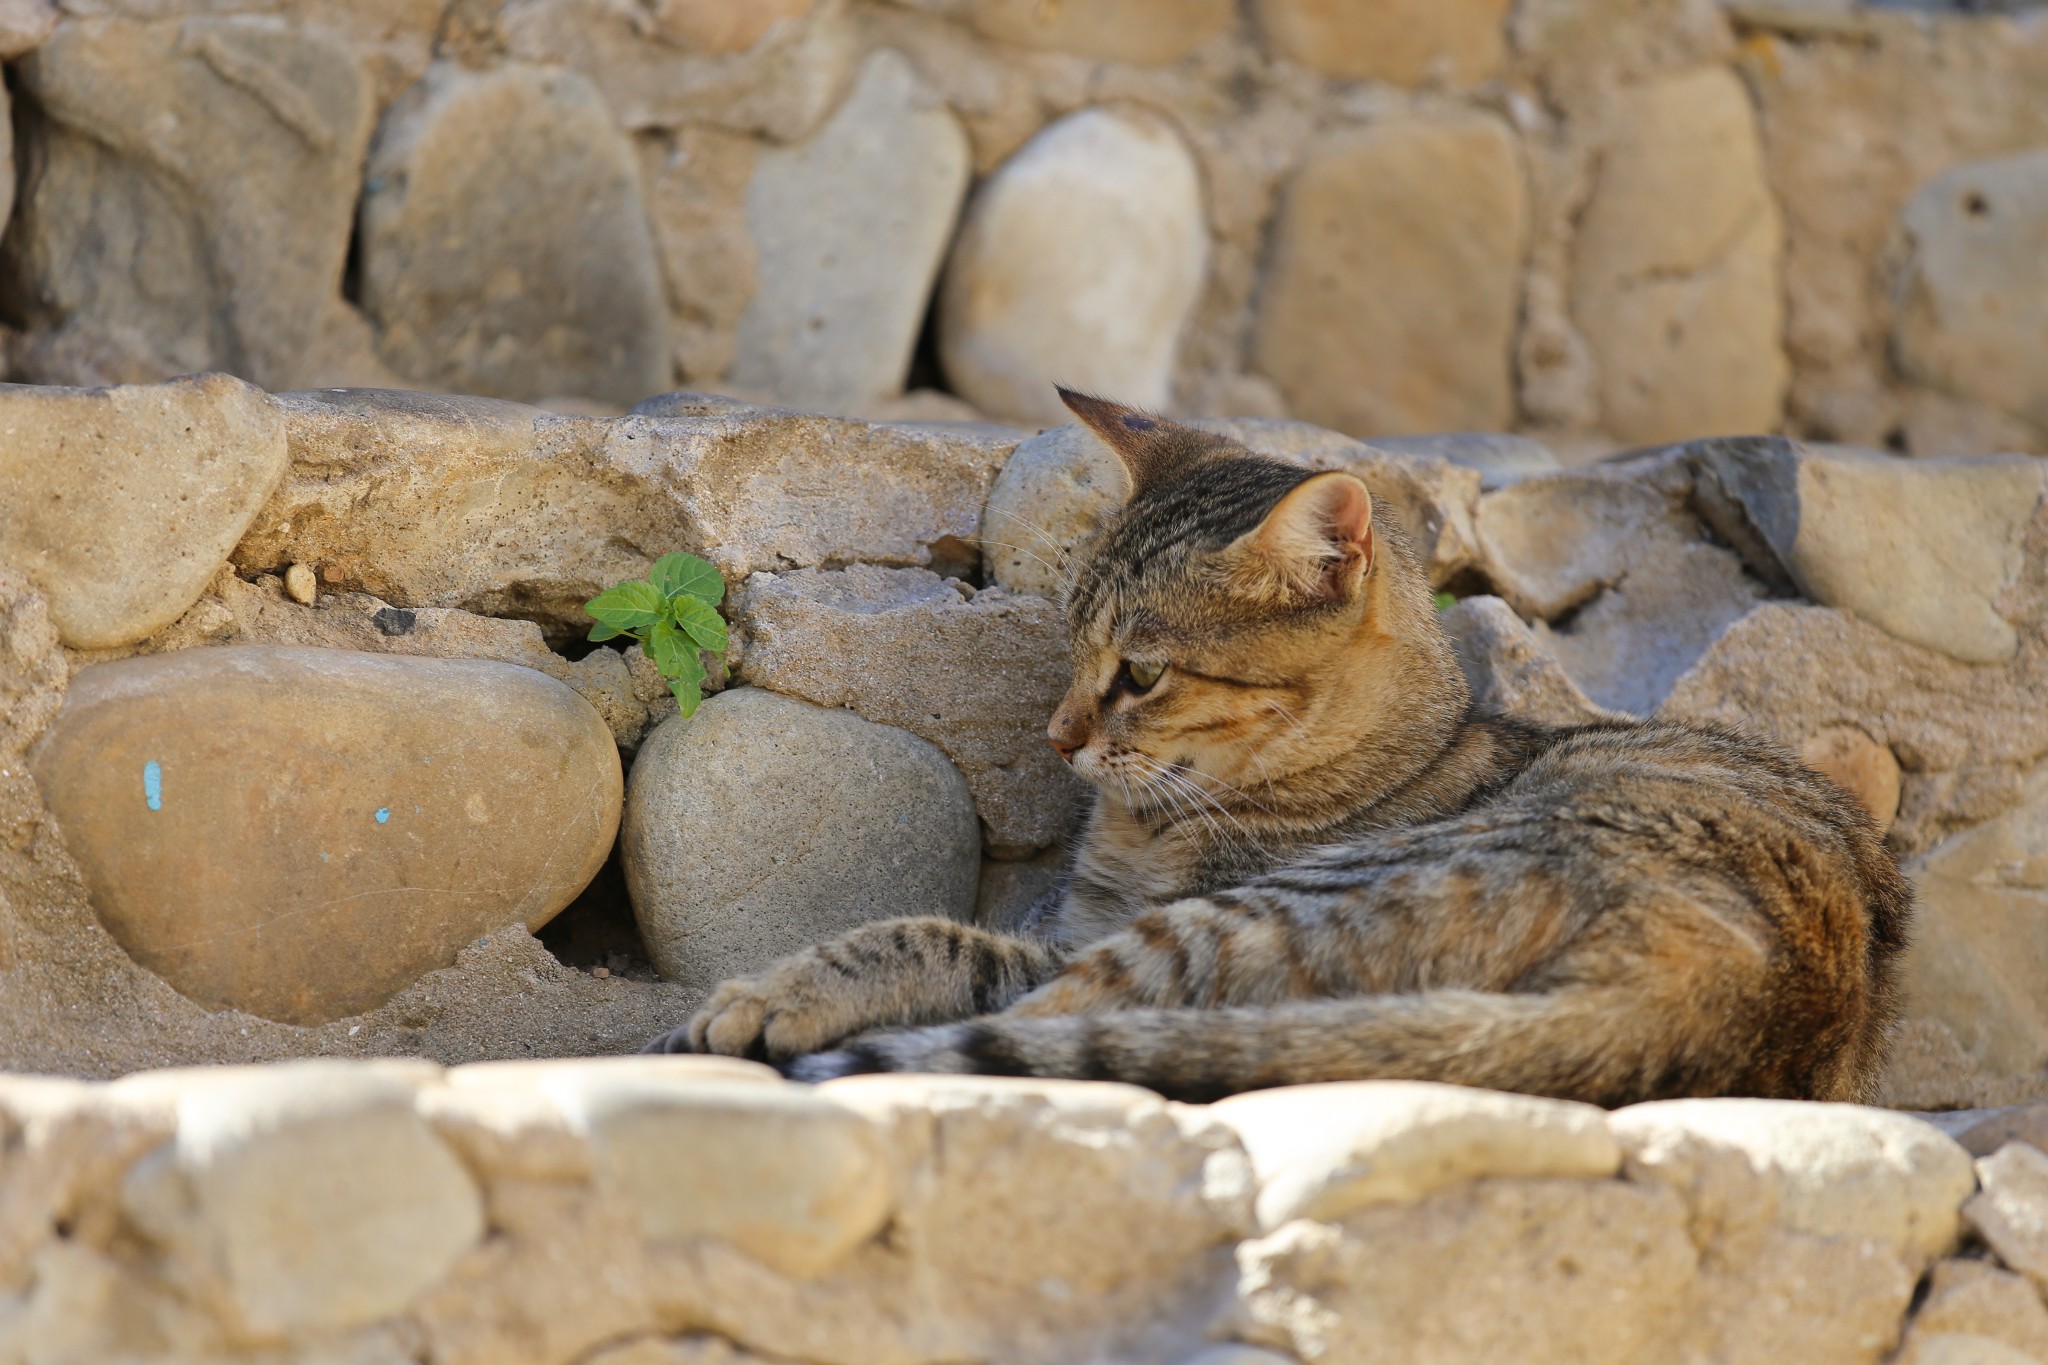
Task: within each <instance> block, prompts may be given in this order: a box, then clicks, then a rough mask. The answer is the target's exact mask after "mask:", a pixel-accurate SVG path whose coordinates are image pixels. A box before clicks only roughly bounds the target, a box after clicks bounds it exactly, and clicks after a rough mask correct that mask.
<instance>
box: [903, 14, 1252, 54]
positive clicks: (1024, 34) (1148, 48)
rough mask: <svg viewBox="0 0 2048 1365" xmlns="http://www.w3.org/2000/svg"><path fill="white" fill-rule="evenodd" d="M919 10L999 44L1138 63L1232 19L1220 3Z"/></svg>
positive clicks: (1195, 40) (1187, 44)
mask: <svg viewBox="0 0 2048 1365" xmlns="http://www.w3.org/2000/svg"><path fill="white" fill-rule="evenodd" d="M919 8H921V9H929V10H934V11H936V12H938V13H940V14H944V15H948V16H950V17H952V18H954V19H958V20H960V21H961V22H962V23H965V24H966V25H968V26H969V27H970V28H972V29H974V30H975V31H976V32H978V33H982V34H986V35H987V36H988V37H991V38H994V39H996V40H997V41H999V42H1004V43H1014V44H1015V45H1017V46H1018V47H1024V48H1030V49H1033V50H1034V51H1038V52H1071V53H1075V54H1077V55H1079V56H1083V57H1095V58H1100V59H1102V60H1105V61H1112V62H1134V63H1136V64H1137V65H1139V66H1166V65H1169V64H1171V63H1173V62H1177V61H1180V60H1181V59H1182V58H1184V57H1186V56H1188V55H1189V54H1191V53H1192V52H1194V51H1195V50H1196V49H1197V48H1199V47H1201V46H1202V45H1203V44H1204V43H1206V42H1208V41H1209V40H1210V39H1212V38H1214V37H1215V36H1216V35H1217V34H1219V33H1222V32H1223V31H1224V30H1226V29H1228V28H1230V27H1231V26H1232V24H1233V23H1234V22H1235V20H1236V17H1237V15H1236V7H1235V6H1233V5H1231V4H1229V3H1227V0H1089V3H1087V4H1081V5H1069V4H1059V5H1046V4H1041V3H1039V0H922V2H921V3H920V4H919Z"/></svg>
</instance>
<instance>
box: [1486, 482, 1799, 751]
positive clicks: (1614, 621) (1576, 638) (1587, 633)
mask: <svg viewBox="0 0 2048 1365" xmlns="http://www.w3.org/2000/svg"><path fill="white" fill-rule="evenodd" d="M1691 496H1692V479H1691V478H1690V477H1689V475H1688V474H1687V473H1686V470H1685V468H1684V466H1683V465H1682V464H1681V463H1680V462H1678V461H1676V460H1672V459H1662V458H1650V459H1638V460H1631V461H1625V462H1621V463H1617V464H1607V465H1600V466H1595V467H1590V468H1585V469H1569V470H1564V471H1562V472H1560V473H1556V474H1547V475H1536V476H1532V477H1530V478H1527V479H1523V480H1521V481H1520V482H1518V483H1515V484H1512V485H1510V486H1509V487H1506V488H1502V489H1499V490H1497V491H1495V492H1492V493H1488V494H1486V495H1485V496H1483V497H1481V498H1480V500H1479V506H1478V509H1477V511H1476V512H1475V514H1474V516H1473V526H1474V529H1475V531H1476V534H1477V539H1478V544H1479V551H1480V570H1481V572H1482V573H1483V574H1484V575H1485V577H1486V579H1487V581H1488V582H1489V583H1491V584H1492V585H1493V587H1494V589H1495V590H1496V591H1497V592H1498V593H1499V594H1500V596H1501V597H1502V598H1504V599H1506V601H1507V602H1508V604H1509V605H1510V606H1512V607H1513V608H1514V609H1515V610H1516V611H1517V612H1519V613H1521V614H1522V615H1523V616H1525V617H1527V618H1529V619H1531V620H1532V621H1534V622H1536V625H1535V635H1536V639H1537V640H1538V642H1539V643H1541V644H1542V645H1543V647H1544V648H1545V649H1547V650H1548V651H1549V652H1550V653H1551V654H1552V655H1554V656H1555V657H1556V658H1557V659H1558V661H1559V662H1560V663H1562V664H1563V665H1564V667H1565V671H1566V672H1567V673H1569V674H1570V675H1571V677H1572V679H1573V681H1575V682H1576V683H1577V684H1578V685H1579V686H1580V687H1582V688H1584V689H1585V692H1586V695H1587V696H1589V697H1591V698H1592V699H1593V701H1594V702H1596V703H1598V704H1599V705H1601V706H1606V707H1612V708H1614V709H1616V710H1621V711H1629V712H1633V713H1635V714H1638V715H1647V714H1649V713H1650V712H1652V711H1654V710H1656V708H1657V706H1658V705H1659V704H1660V703H1661V702H1662V701H1663V700H1664V697H1665V696H1666V694H1667V693H1668V692H1669V690H1670V689H1671V687H1672V685H1673V683H1675V682H1676V681H1677V679H1678V678H1679V677H1680V676H1681V675H1682V674H1683V673H1685V671H1686V670H1687V669H1688V668H1690V667H1691V666H1692V665H1693V663H1694V661H1695V660H1697V659H1698V658H1699V657H1700V655H1701V654H1702V653H1703V652H1704V651H1705V650H1706V648H1707V647H1708V645H1709V644H1711V643H1712V642H1713V640H1714V639H1715V637H1716V636H1718V635H1719V634H1720V633H1721V631H1722V630H1723V628H1724V627H1726V626H1727V625H1729V624H1730V623H1731V622H1733V621H1736V620H1739V619H1740V618H1741V617H1742V616H1743V615H1744V614H1745V613H1746V612H1748V611H1749V610H1750V609H1751V608H1752V607H1754V606H1755V605H1756V603H1757V602H1758V601H1759V600H1760V599H1761V598H1762V597H1763V595H1764V591H1765V590H1764V587H1763V585H1762V584H1760V583H1759V582H1757V581H1756V580H1755V579H1754V578H1751V577H1750V576H1748V575H1747V574H1745V573H1744V572H1743V563H1742V560H1741V559H1740V558H1739V557H1738V556H1736V555H1735V554H1734V553H1733V552H1731V551H1729V550H1725V549H1722V548H1720V547H1719V546H1716V545H1711V544H1709V543H1707V541H1706V539H1705V538H1704V535H1703V533H1702V528H1701V526H1700V523H1699V520H1698V518H1697V517H1695V516H1694V514H1693V512H1692V511H1691V510H1690V505H1689V504H1690V501H1691ZM1553 623H1554V624H1553Z"/></svg>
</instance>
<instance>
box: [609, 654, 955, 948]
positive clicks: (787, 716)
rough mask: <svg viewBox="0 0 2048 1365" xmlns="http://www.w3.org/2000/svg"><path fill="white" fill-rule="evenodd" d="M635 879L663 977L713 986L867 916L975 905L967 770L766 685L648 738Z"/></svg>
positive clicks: (888, 732)
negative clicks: (964, 773)
mask: <svg viewBox="0 0 2048 1365" xmlns="http://www.w3.org/2000/svg"><path fill="white" fill-rule="evenodd" d="M622 831H623V833H622V837H623V857H624V862H625V870H626V886H627V888H628V890H629V891H630V892H631V894H632V898H633V913H634V915H635V917H636V918H637V919H638V920H639V921H640V932H641V934H642V936H643V937H644V938H645V939H646V941H647V948H648V951H649V953H650V954H651V955H652V956H653V958H654V962H655V965H656V966H658V967H659V968H660V969H661V972H662V974H663V975H664V976H667V977H668V978H669V979H670V980H673V981H678V982H681V983H683V984H684V985H688V986H702V987H709V986H713V985H716V984H717V983H718V982H720V981H723V980H725V979H726V978H728V977H731V976H735V975H739V974H743V973H746V972H751V971H755V970H757V969H759V968H761V967H764V966H766V965H767V964H768V963H770V962H773V961H774V960H775V959H776V958H778V957H782V956H784V955H785V954H788V953H791V952H795V951H796V950H798V949H800V948H803V947H805V946H807V945H809V944H812V943H816V942H819V941H820V940H823V939H827V938H831V937H832V936H834V935H836V934H840V933H844V932H845V931H846V930H848V929H851V928H853V927H854V926H856V925H859V924H864V923H866V922H868V921H869V920H877V919H891V918H894V917H896V916H899V915H944V916H946V917H948V918H951V919H958V920H966V919H968V918H970V917H971V916H972V915H973V912H974V891H975V882H976V879H977V876H978V874H979V872H980V858H981V833H980V824H979V822H978V821H977V819H976V818H975V813H974V801H973V798H972V797H971V796H970V795H969V794H968V790H967V782H966V779H965V778H963V777H961V775H960V773H959V770H958V769H956V768H954V766H953V765H952V763H951V762H949V761H948V760H947V758H946V756H945V755H944V754H942V753H940V752H939V750H938V749H937V748H936V747H934V746H933V745H931V744H929V743H927V742H926V741H924V740H922V739H919V738H918V737H917V736H915V735H912V734H909V733H907V732H905V731H902V730H898V729H895V728H894V727H892V726H887V725H877V724H875V723H873V722H872V721H866V720H862V719H861V718H860V717H859V716H856V715H852V714H850V713H848V712H845V711H830V710H826V709H824V708H823V707H817V706H811V705H809V704H807V703H805V702H800V701H792V700H790V699H789V698H787V697H782V696H777V695H776V694H775V693H773V692H767V691H763V690H761V689H759V688H751V687H748V688H737V689H735V690H733V691H730V692H722V693H720V694H719V695H717V696H715V697H712V698H710V699H709V700H708V701H706V702H705V703H704V704H703V706H702V707H700V708H699V709H698V711H697V713H696V714H695V715H694V716H691V717H690V718H688V719H684V718H683V717H681V716H676V717H672V718H671V719H669V720H668V721H666V722H665V723H663V725H662V726H661V727H660V728H659V729H657V730H656V731H655V732H654V734H653V736H652V737H650V738H649V739H648V741H647V742H646V744H644V745H643V746H642V747H641V750H640V756H639V759H638V761H637V762H636V763H635V764H634V765H633V776H632V779H631V781H630V783H629V784H628V788H627V793H626V815H625V822H624V825H623V826H622Z"/></svg>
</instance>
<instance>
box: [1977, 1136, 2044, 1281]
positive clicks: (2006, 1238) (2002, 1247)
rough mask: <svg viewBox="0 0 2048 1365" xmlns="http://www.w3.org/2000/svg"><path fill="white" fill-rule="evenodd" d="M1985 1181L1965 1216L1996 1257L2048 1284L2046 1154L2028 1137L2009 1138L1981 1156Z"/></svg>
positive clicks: (1980, 1178) (1980, 1179) (1979, 1164)
mask: <svg viewBox="0 0 2048 1365" xmlns="http://www.w3.org/2000/svg"><path fill="white" fill-rule="evenodd" d="M1977 1183H1978V1185H1979V1186H1980V1187H1981V1188H1980V1189H1979V1190H1978V1191H1977V1193H1976V1194H1974V1195H1972V1196H1971V1197H1970V1201H1969V1202H1968V1203H1967V1204H1965V1205H1963V1221H1965V1222H1967V1223H1968V1224H1969V1225H1970V1227H1971V1228H1972V1229H1973V1230H1974V1231H1975V1232H1976V1234H1977V1235H1978V1236H1979V1237H1982V1238H1983V1239H1984V1241H1985V1242H1986V1244H1988V1245H1989V1246H1990V1248H1991V1249H1992V1250H1993V1251H1994V1252H1996V1253H1997V1254H1998V1259H1999V1260H2001V1261H2003V1262H2005V1264H2006V1265H2007V1266H2009V1267H2011V1268H2012V1269H2014V1270H2017V1271H2018V1272H2020V1274H2022V1275H2025V1276H2026V1277H2027V1278H2028V1279H2029V1280H2032V1281H2033V1282H2034V1288H2035V1289H2037V1290H2039V1289H2043V1288H2044V1286H2048V1156H2044V1155H2042V1153H2041V1149H2040V1148H2038V1147H2034V1146H2030V1145H2028V1144H2027V1143H2024V1142H2008V1143H2007V1144H2006V1145H2005V1146H2003V1147H2001V1148H1999V1149H1998V1151H1997V1152H1995V1153H1993V1154H1992V1155H1990V1156H1987V1157H1980V1158H1978V1160H1977Z"/></svg>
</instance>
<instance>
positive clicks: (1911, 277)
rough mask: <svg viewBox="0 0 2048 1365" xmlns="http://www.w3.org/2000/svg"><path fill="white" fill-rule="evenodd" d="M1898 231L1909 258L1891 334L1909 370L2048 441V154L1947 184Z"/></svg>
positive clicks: (1925, 197) (1931, 190)
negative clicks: (2045, 338)
mask: <svg viewBox="0 0 2048 1365" xmlns="http://www.w3.org/2000/svg"><path fill="white" fill-rule="evenodd" d="M1900 226H1901V228H1902V229H1903V231H1904V233H1905V235H1906V237H1907V239H1908V241H1909V242H1910V244H1911V246H1910V249H1911V258H1910V260H1909V262H1908V264H1907V266H1906V268H1905V274H1904V279H1903V281H1902V282H1901V284H1900V286H1899V288H1900V304H1899V310H1898V316H1897V319H1896V321H1895V322H1894V323H1893V327H1894V331H1893V344H1894V347H1895V349H1896V351H1897V354H1898V361H1899V367H1900V368H1901V369H1902V370H1904V371H1905V372H1906V373H1907V374H1908V375H1910V376H1912V377H1913V378H1915V379H1918V380H1920V381H1921V382H1922V383H1926V384H1932V385H1934V386H1935V387H1937V388H1940V389H1944V390H1947V391H1948V392H1951V393H1954V394H1957V395H1960V396H1962V397H1965V398H1973V399H1976V400H1978V401H1980V402H1984V403H1988V404H1990V405H1992V406H1993V407H1996V408H1998V409H2000V410H2002V411H2004V412H2008V413H2011V414H2012V415H2013V416H2015V417H2020V418H2023V419H2025V420H2026V421H2029V422H2031V423H2033V424H2034V426H2036V427H2038V428H2041V429H2042V430H2044V431H2048V360H2044V359H2043V357H2042V355H2041V346H2040V340H2039V339H2040V337H2041V335H2042V333H2043V332H2044V331H2048V305H2044V304H2043V302H2042V300H2043V299H2048V252H2044V251H2043V249H2042V243H2043V241H2044V240H2048V152H2043V151H2035V152H2023V153H2021V154H2019V155H2018V156H2010V157H2001V158H1998V159H1996V160H1991V161H1980V162H1975V163H1972V164H1970V165H1967V166H1958V167H1956V168H1955V169H1954V170H1952V171H1949V172H1947V173H1946V174H1943V175H1940V176H1937V177H1935V179H1934V180H1932V181H1930V182H1929V183H1928V184H1927V186H1926V187H1925V188H1923V189H1922V190H1921V191H1920V192H1919V193H1918V194H1916V195H1914V196H1913V199H1912V202H1911V203H1909V204H1907V205H1906V209H1905V212H1904V213H1903V214H1901V215H1900Z"/></svg>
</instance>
